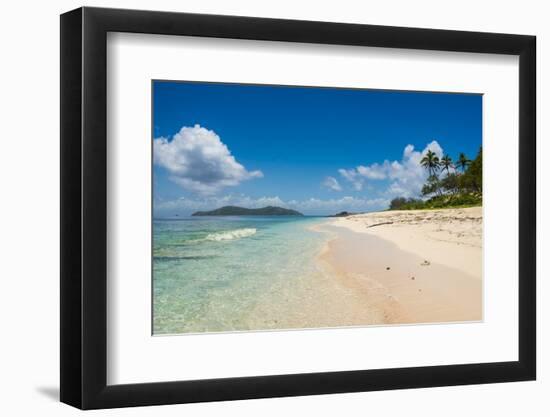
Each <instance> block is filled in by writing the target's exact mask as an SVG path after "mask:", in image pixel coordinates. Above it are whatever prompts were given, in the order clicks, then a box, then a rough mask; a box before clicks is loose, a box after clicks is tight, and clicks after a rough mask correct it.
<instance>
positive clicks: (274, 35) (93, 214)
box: [60, 7, 536, 409]
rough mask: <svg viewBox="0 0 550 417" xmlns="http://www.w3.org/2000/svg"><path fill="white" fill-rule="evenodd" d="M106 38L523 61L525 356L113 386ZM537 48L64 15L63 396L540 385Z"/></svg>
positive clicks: (437, 37) (308, 25)
mask: <svg viewBox="0 0 550 417" xmlns="http://www.w3.org/2000/svg"><path fill="white" fill-rule="evenodd" d="M108 32H131V33H147V34H163V35H174V36H178V35H185V36H198V37H214V38H234V39H254V40H266V41H285V42H305V43H318V44H333V45H357V46H370V47H383V48H404V49H420V50H440V51H456V52H477V53H490V54H507V55H517V56H519V103H518V109H519V132H518V137H519V155H518V157H519V271H518V273H519V293H518V299H519V329H518V332H519V358H518V360H517V361H512V362H495V363H477V364H450V365H445V366H423V367H410V368H398V369H376V370H357V371H342V372H325V373H309V374H293V375H273V376H257V377H239V378H224V379H209V380H195V381H177V382H161V383H142V384H129V385H111V386H110V385H107V382H106V381H107V378H106V376H107V331H106V330H107V303H106V300H107V272H106V271H107V252H106V247H107V180H108V178H107V135H106V131H107V130H106V128H107V111H106V96H107V87H106V86H107V82H106V81H107V72H106V59H107V58H106V46H107V42H106V39H107V33H108ZM535 45H536V38H535V37H534V36H524V35H509V34H494V33H479V32H461V31H448V30H432V29H415V28H402V27H387V26H371V25H358V24H341V23H324V22H311V21H293V20H278V19H265V18H251V17H233V16H216V15H200V14H186V13H169V12H152V11H136V10H119V9H102V8H88V7H84V8H80V9H77V10H73V11H71V12H68V13H65V14H63V15H61V54H60V56H61V310H60V314H61V358H60V359H61V401H62V402H64V403H67V404H70V405H72V406H75V407H78V408H81V409H95V408H112V407H125V406H144V405H157V404H175V403H190V402H201V401H219V400H238V399H250V398H264V397H283V396H298V395H314V394H328V393H343V392H357V391H376V390H388V389H402V388H421V387H434V386H449V385H464V384H482V383H496V382H507V381H525V380H533V379H535V377H536V314H535V313H536V304H535V302H536V141H535V135H536V131H535V123H536V120H535V117H536V116H535V107H536V91H535V87H536V81H535V79H536V72H535V67H536V65H535V62H536V55H535V54H536V46H535ZM144 169H147V167H144Z"/></svg>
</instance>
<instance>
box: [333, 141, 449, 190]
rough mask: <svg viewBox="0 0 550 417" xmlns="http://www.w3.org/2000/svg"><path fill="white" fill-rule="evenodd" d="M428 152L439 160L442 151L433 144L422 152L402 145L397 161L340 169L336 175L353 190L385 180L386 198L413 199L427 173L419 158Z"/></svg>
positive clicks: (411, 146) (434, 142) (436, 143)
mask: <svg viewBox="0 0 550 417" xmlns="http://www.w3.org/2000/svg"><path fill="white" fill-rule="evenodd" d="M428 150H431V151H432V152H434V153H435V154H436V155H437V156H438V157H439V158H440V159H441V157H442V156H443V149H442V148H441V146H440V145H439V143H438V142H437V141H435V140H434V141H432V142H430V143H428V144H427V145H426V147H425V148H424V149H423V150H422V151H417V150H415V148H414V146H413V145H407V146H405V149H404V150H403V156H402V158H401V160H400V161H389V160H385V161H384V162H382V163H374V164H371V165H367V166H364V165H359V166H358V167H356V168H351V169H343V168H342V169H340V170H338V172H339V173H340V175H341V176H342V177H343V178H344V179H346V180H347V181H349V182H350V184H351V185H352V187H353V188H354V189H355V190H361V189H362V188H363V185H364V182H365V181H381V180H386V181H389V185H388V186H387V188H386V190H385V194H386V195H387V196H392V197H396V196H399V197H413V196H417V195H418V194H419V193H420V191H421V189H422V185H423V184H424V183H425V182H426V179H427V176H428V174H427V172H426V170H425V169H424V168H423V167H422V166H421V165H420V160H421V159H422V157H423V156H424V155H425V154H426V153H427V152H428Z"/></svg>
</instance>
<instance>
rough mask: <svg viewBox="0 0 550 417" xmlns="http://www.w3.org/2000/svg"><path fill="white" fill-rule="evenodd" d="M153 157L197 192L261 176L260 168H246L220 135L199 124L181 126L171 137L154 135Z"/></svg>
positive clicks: (205, 192) (214, 190)
mask: <svg viewBox="0 0 550 417" xmlns="http://www.w3.org/2000/svg"><path fill="white" fill-rule="evenodd" d="M153 160H154V163H155V164H156V165H158V166H161V167H163V168H164V169H166V170H167V171H168V173H169V174H170V177H169V178H170V180H172V181H173V182H175V183H176V184H178V185H180V186H181V187H182V188H184V189H186V190H188V191H191V192H194V193H197V194H201V195H212V194H215V193H217V192H218V191H220V190H221V189H223V188H225V187H231V186H236V185H238V184H240V183H241V182H242V181H246V180H249V179H252V178H261V177H263V174H262V172H261V171H248V170H247V169H246V168H245V167H244V166H243V165H241V164H240V163H239V162H237V160H236V159H235V157H234V156H233V155H232V154H231V152H230V151H229V149H228V148H227V146H226V145H225V144H224V143H223V142H222V141H221V139H220V137H219V136H218V135H217V134H216V133H215V132H214V131H212V130H208V129H206V128H204V127H201V126H200V125H195V126H193V127H185V126H184V127H182V128H181V130H180V131H179V132H178V133H176V134H175V135H174V136H173V137H172V140H169V139H168V138H165V137H160V138H156V139H154V140H153Z"/></svg>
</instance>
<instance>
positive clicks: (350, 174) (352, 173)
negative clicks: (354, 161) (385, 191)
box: [338, 168, 363, 191]
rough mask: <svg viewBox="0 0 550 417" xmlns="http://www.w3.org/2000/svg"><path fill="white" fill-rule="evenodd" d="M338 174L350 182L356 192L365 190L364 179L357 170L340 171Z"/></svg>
mask: <svg viewBox="0 0 550 417" xmlns="http://www.w3.org/2000/svg"><path fill="white" fill-rule="evenodd" d="M338 173H339V174H340V175H341V176H342V177H344V179H346V180H348V181H349V182H350V183H351V185H352V187H353V189H354V190H355V191H361V190H362V189H363V178H362V177H361V176H360V175H359V173H358V172H357V171H356V170H355V169H353V168H352V169H343V168H341V169H339V170H338Z"/></svg>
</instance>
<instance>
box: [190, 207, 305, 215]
mask: <svg viewBox="0 0 550 417" xmlns="http://www.w3.org/2000/svg"><path fill="white" fill-rule="evenodd" d="M193 216H303V214H302V213H300V212H299V211H296V210H290V209H285V208H282V207H274V206H268V207H262V208H257V209H250V208H245V207H236V206H224V207H220V208H218V209H215V210H211V211H197V212H195V213H193Z"/></svg>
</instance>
